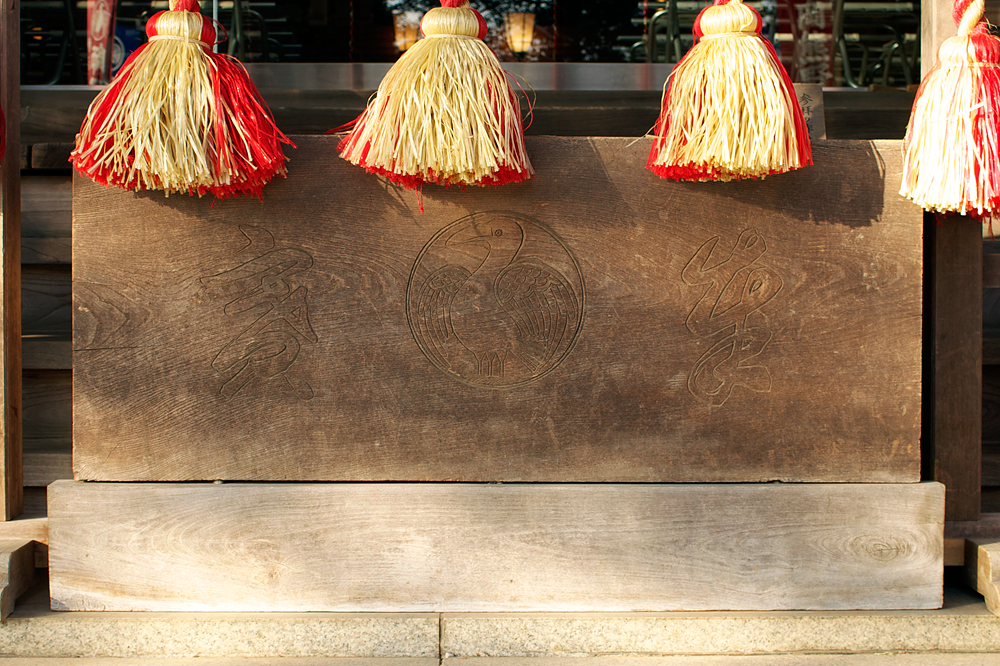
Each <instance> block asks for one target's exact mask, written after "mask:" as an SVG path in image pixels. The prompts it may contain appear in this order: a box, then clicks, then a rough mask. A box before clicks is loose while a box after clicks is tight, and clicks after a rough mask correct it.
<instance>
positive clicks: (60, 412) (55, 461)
mask: <svg viewBox="0 0 1000 666" xmlns="http://www.w3.org/2000/svg"><path fill="white" fill-rule="evenodd" d="M23 378H24V485H25V486H47V485H49V484H50V483H52V482H53V481H55V480H56V479H72V478H73V444H72V439H73V376H72V373H71V372H69V371H63V370H25V371H24V375H23Z"/></svg>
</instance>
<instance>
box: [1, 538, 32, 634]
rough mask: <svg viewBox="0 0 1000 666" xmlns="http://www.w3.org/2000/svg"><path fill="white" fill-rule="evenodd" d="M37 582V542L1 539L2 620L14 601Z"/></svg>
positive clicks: (9, 611) (11, 608) (10, 609)
mask: <svg viewBox="0 0 1000 666" xmlns="http://www.w3.org/2000/svg"><path fill="white" fill-rule="evenodd" d="M34 584H35V544H34V542H32V541H30V540H27V539H0V620H6V619H7V616H8V615H10V613H11V611H13V610H14V602H15V601H16V600H17V598H18V597H19V596H21V595H22V594H23V593H24V592H26V591H27V590H28V589H29V588H30V587H31V586H32V585H34Z"/></svg>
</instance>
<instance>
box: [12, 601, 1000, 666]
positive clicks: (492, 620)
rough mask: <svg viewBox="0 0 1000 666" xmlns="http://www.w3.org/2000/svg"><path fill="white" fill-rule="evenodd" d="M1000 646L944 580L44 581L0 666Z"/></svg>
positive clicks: (812, 660) (794, 659) (794, 658)
mask: <svg viewBox="0 0 1000 666" xmlns="http://www.w3.org/2000/svg"><path fill="white" fill-rule="evenodd" d="M997 646H1000V618H997V617H996V616H994V615H992V614H991V613H990V612H989V611H988V610H987V609H986V606H985V604H984V602H983V598H982V596H980V595H977V594H974V593H972V592H971V591H970V590H968V588H964V587H961V586H959V585H957V584H954V585H952V584H951V583H949V584H948V585H946V588H945V605H944V608H941V609H937V610H929V611H878V612H865V611H835V612H831V611H824V612H818V611H808V612H806V611H783V612H771V613H753V612H723V611H716V612H701V613H680V612H678V613H558V614H556V613H507V614H503V613H500V614H485V613H481V614H476V613H467V614H457V613H417V614H404V613H164V612H148V613H139V612H135V613H124V612H54V611H51V610H49V608H48V590H47V588H46V587H45V586H44V584H41V585H39V586H36V587H35V588H33V589H32V590H30V591H29V592H27V593H26V594H25V595H24V596H22V597H21V599H19V600H18V604H17V607H16V608H15V610H14V612H13V613H12V614H11V615H10V617H9V618H8V622H7V624H6V625H5V626H3V627H0V656H3V657H9V658H15V657H16V658H22V659H21V661H15V660H13V659H3V660H2V661H0V666H17V665H18V664H19V663H24V664H36V663H37V664H47V663H52V664H55V663H58V662H60V661H61V662H65V661H66V658H68V657H86V658H89V661H87V660H76V659H74V661H73V663H74V664H78V665H80V666H86V665H87V664H94V665H95V666H96V665H99V664H119V665H121V666H126V665H127V666H131V664H132V663H133V662H134V663H140V661H136V660H142V659H143V658H146V659H145V661H146V663H148V662H149V660H148V657H158V659H157V660H156V664H157V666H173V665H174V663H176V664H187V663H192V664H193V663H196V664H198V665H199V666H212V665H214V664H216V663H217V664H264V663H266V664H271V663H276V664H286V665H288V666H293V665H294V666H313V665H314V664H324V665H326V664H331V665H332V664H335V665H337V666H434V664H437V663H438V661H439V656H441V655H443V656H444V657H445V661H447V662H449V663H454V664H455V666H459V664H460V662H461V666H526V665H525V662H527V661H529V660H530V662H531V664H530V665H529V666H542V665H543V662H545V664H544V666H578V665H577V663H576V662H578V661H579V660H578V659H574V657H587V661H586V664H585V665H584V664H582V663H581V664H580V665H579V666H688V664H691V665H692V666H716V665H717V664H719V665H722V666H758V665H760V666H770V665H771V664H775V665H777V666H793V665H798V664H801V665H802V666H841V665H846V664H851V666H854V664H863V665H866V666H867V665H869V664H871V665H872V666H924V665H925V664H928V665H929V664H935V665H938V664H944V665H947V666H966V665H967V664H968V665H969V666H972V665H973V664H975V665H976V666H994V665H995V666H1000V655H997V654H985V653H990V652H995V651H996V650H997ZM891 653H916V654H904V655H900V654H891ZM669 655H702V656H699V657H689V656H684V657H679V656H678V657H676V658H675V657H672V656H669ZM732 655H744V656H741V657H736V656H732ZM753 655H758V656H753ZM760 655H763V656H760ZM844 655H847V656H849V657H851V658H852V659H854V660H845V658H844ZM43 657H48V658H52V659H55V661H52V660H49V661H46V660H44V659H40V658H43ZM632 657H639V659H638V660H637V661H635V660H633V659H632ZM27 658H31V659H28V660H25V659H27ZM190 658H198V661H197V662H194V661H189V660H190ZM963 660H964V661H963Z"/></svg>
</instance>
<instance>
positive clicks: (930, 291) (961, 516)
mask: <svg viewBox="0 0 1000 666" xmlns="http://www.w3.org/2000/svg"><path fill="white" fill-rule="evenodd" d="M980 226H981V224H980V223H979V222H978V221H977V220H974V219H971V218H967V217H963V216H961V215H943V216H935V215H933V214H931V213H925V225H924V229H925V250H924V256H925V272H926V275H927V280H926V281H925V286H926V288H927V298H926V300H925V303H927V304H928V305H929V308H927V309H925V316H924V326H925V338H924V339H925V340H927V341H928V343H927V344H926V345H925V358H924V363H925V365H924V377H925V378H924V399H925V402H924V423H923V426H924V446H923V452H922V455H923V468H924V478H933V479H934V480H936V481H940V482H941V483H943V484H945V486H946V487H947V489H948V490H947V500H946V502H945V506H946V516H947V519H948V520H977V519H978V518H979V511H980V502H981V483H982V478H981V465H982V411H983V405H982V370H983V368H982V363H983V338H982V320H983V297H982V291H983V289H982V281H983V250H982V235H981V231H980Z"/></svg>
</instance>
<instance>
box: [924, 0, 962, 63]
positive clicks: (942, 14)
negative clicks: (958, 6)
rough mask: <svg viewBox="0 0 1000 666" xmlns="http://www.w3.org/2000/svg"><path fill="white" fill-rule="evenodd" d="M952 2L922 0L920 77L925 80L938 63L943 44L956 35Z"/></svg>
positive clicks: (945, 0) (948, 0)
mask: <svg viewBox="0 0 1000 666" xmlns="http://www.w3.org/2000/svg"><path fill="white" fill-rule="evenodd" d="M953 6H954V3H953V2H951V0H921V3H920V76H921V78H923V77H924V76H926V74H927V72H929V71H930V69H931V67H933V66H934V63H935V62H937V52H938V47H940V46H941V42H943V41H944V40H946V39H948V38H949V37H951V36H953V35H955V34H956V33H957V32H958V30H957V29H956V28H955V21H954V20H953V19H952V18H951V10H952V7H953Z"/></svg>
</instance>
